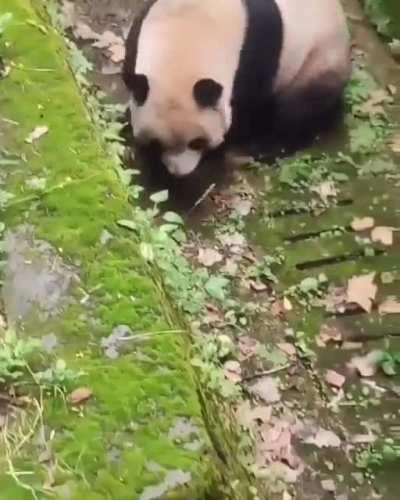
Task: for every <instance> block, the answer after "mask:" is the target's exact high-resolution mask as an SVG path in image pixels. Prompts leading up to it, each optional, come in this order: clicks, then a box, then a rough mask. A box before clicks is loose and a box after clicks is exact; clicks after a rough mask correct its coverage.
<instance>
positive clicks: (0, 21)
mask: <svg viewBox="0 0 400 500" xmlns="http://www.w3.org/2000/svg"><path fill="white" fill-rule="evenodd" d="M12 18H13V15H12V14H11V12H6V13H5V14H2V15H1V16H0V35H1V34H3V33H4V31H5V29H6V27H7V25H8V24H10V22H11V19H12Z"/></svg>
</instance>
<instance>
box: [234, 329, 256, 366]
mask: <svg viewBox="0 0 400 500" xmlns="http://www.w3.org/2000/svg"><path fill="white" fill-rule="evenodd" d="M238 344H239V351H240V356H239V359H240V360H241V361H245V360H246V359H249V358H251V357H252V356H254V355H255V354H256V353H257V352H258V349H259V348H260V343H259V342H258V340H256V339H254V338H252V337H249V336H248V335H243V336H241V337H239V341H238Z"/></svg>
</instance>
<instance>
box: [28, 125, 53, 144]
mask: <svg viewBox="0 0 400 500" xmlns="http://www.w3.org/2000/svg"><path fill="white" fill-rule="evenodd" d="M48 131H49V128H48V127H46V126H45V125H43V126H39V127H36V128H35V129H34V130H33V131H32V132H31V133H30V134H29V135H28V137H27V138H26V139H25V142H27V143H28V144H32V143H33V142H34V141H37V140H38V139H40V138H41V137H43V136H44V135H45V134H47V132H48Z"/></svg>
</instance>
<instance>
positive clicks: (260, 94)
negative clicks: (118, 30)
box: [123, 0, 350, 176]
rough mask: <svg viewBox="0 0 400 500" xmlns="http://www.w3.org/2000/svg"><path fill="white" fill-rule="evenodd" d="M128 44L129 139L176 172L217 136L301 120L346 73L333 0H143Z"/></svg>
mask: <svg viewBox="0 0 400 500" xmlns="http://www.w3.org/2000/svg"><path fill="white" fill-rule="evenodd" d="M126 48H127V51H126V58H125V63H124V71H123V76H124V81H125V83H126V85H127V87H128V89H130V91H131V92H132V104H131V113H132V120H133V132H134V136H135V139H137V142H138V143H139V144H143V145H147V146H150V145H153V146H157V147H158V148H159V150H160V154H162V159H163V162H164V163H165V165H166V167H167V169H168V170H169V171H170V172H171V173H172V174H174V175H178V176H182V175H187V174H189V173H190V172H192V171H193V170H194V169H195V168H196V166H197V165H198V163H199V161H200V159H201V157H202V155H203V154H204V153H205V152H206V151H208V150H213V149H215V148H217V147H219V146H220V145H221V144H222V143H224V141H228V142H229V143H233V144H235V143H236V144H237V143H241V142H243V143H245V144H246V143H247V144H249V143H250V142H251V141H252V140H253V139H254V138H256V137H258V136H260V135H262V134H263V133H264V132H266V131H269V130H270V129H271V130H272V129H276V130H278V129H280V128H281V129H285V128H287V127H292V128H295V127H296V126H297V128H298V131H300V130H302V129H303V128H304V127H305V126H306V125H307V123H309V122H312V121H315V119H318V118H321V117H323V116H324V115H325V113H327V112H329V111H330V110H331V109H332V108H333V107H334V106H336V105H337V103H338V102H339V101H340V97H341V94H342V91H343V88H344V86H345V84H346V81H347V79H348V76H349V73H350V54H349V52H350V50H349V38H348V33H347V27H346V22H345V17H344V13H343V11H342V8H341V5H340V0H148V1H147V2H146V4H145V6H144V9H143V11H142V13H141V14H140V15H139V16H138V17H137V18H136V19H135V20H134V22H133V25H132V28H131V30H130V33H129V36H128V40H127V44H126Z"/></svg>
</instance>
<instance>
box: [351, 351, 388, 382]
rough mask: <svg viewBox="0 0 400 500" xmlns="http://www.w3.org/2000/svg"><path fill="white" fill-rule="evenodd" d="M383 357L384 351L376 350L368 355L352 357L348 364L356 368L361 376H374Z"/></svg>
mask: <svg viewBox="0 0 400 500" xmlns="http://www.w3.org/2000/svg"><path fill="white" fill-rule="evenodd" d="M381 359H382V351H379V350H375V351H371V352H370V353H368V354H367V355H366V356H357V357H355V358H353V359H351V360H350V363H349V365H348V366H349V368H351V369H354V370H356V371H357V372H358V374H359V375H360V376H361V377H372V376H373V375H375V373H376V372H377V370H378V364H379V362H380V360H381Z"/></svg>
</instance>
